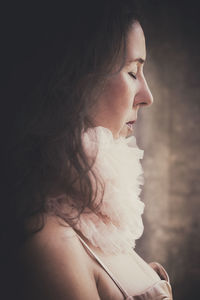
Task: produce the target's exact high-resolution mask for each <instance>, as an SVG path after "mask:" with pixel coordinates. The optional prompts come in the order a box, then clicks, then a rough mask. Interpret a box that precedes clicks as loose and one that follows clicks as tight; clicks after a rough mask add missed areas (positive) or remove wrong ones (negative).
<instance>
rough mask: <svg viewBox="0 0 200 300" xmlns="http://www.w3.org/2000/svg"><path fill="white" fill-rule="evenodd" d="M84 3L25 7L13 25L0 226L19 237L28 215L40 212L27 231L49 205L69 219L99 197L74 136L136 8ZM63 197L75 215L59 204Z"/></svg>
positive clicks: (129, 2)
mask: <svg viewBox="0 0 200 300" xmlns="http://www.w3.org/2000/svg"><path fill="white" fill-rule="evenodd" d="M88 3H89V1H78V6H77V2H76V1H75V3H74V4H70V5H69V7H68V10H67V11H64V12H63V13H62V15H61V14H59V16H58V15H56V13H55V12H53V13H52V14H51V15H47V14H46V15H44V14H42V13H41V16H40V17H38V14H37V19H36V18H35V16H34V18H35V21H34V20H33V19H32V18H31V21H30V20H29V19H30V16H29V15H28V14H27V16H26V18H27V21H28V22H26V23H25V24H24V27H23V30H22V31H20V30H18V35H17V44H16V45H15V55H16V57H15V61H14V60H13V61H14V62H13V68H12V72H11V73H12V81H11V82H12V89H11V91H10V94H9V95H10V97H9V103H7V106H8V109H9V108H10V110H9V128H10V133H9V134H8V135H7V137H8V138H7V141H6V142H7V147H6V156H5V162H6V163H5V170H4V177H5V187H6V191H7V192H6V203H7V204H6V205H7V208H9V211H10V212H11V217H10V218H9V220H8V222H7V223H9V224H7V226H8V227H9V226H10V232H12V233H13V231H14V232H15V234H12V235H15V237H16V240H18V241H23V240H24V239H25V238H26V237H27V232H26V231H25V227H26V226H25V224H26V222H27V220H29V218H31V217H32V216H39V218H38V222H36V223H35V226H34V228H32V232H36V231H38V230H40V229H41V228H42V227H43V225H44V217H43V214H44V213H45V212H49V211H50V212H51V213H53V214H55V215H57V216H59V217H60V218H61V219H63V220H64V221H65V222H66V224H70V225H71V226H73V225H74V224H75V222H76V221H77V219H78V217H79V215H80V214H81V213H82V212H83V210H84V208H85V207H88V208H90V209H91V211H93V212H94V213H95V212H96V211H97V210H98V205H100V204H101V203H98V205H97V204H96V202H95V195H96V193H95V191H94V187H92V184H91V178H90V177H89V174H88V172H89V170H91V167H92V164H93V163H94V161H92V162H89V161H88V158H87V154H86V153H85V152H84V149H83V145H82V139H81V136H82V132H83V131H84V130H87V129H88V128H89V127H93V126H94V124H92V121H91V120H90V118H89V113H88V112H89V110H90V108H91V107H92V106H93V105H95V102H96V101H97V99H98V96H99V95H100V94H101V91H102V89H103V88H104V85H105V83H106V81H107V80H108V79H109V77H110V76H112V75H113V74H114V72H119V71H120V70H121V68H122V67H123V65H124V62H125V59H126V37H127V33H128V31H129V28H130V26H131V25H132V24H133V22H134V21H136V20H138V8H137V13H136V4H135V1H133V0H121V1H120V0H108V1H103V0H101V1H91V3H89V7H88V6H87V4H88ZM39 20H40V21H39ZM116 66H117V69H116ZM11 110H12V113H11ZM92 175H93V176H94V178H95V181H96V183H97V182H98V180H99V179H98V178H97V177H96V175H95V174H92ZM101 184H102V185H103V183H101ZM96 186H97V184H96ZM49 199H51V201H50V202H49ZM69 200H70V201H71V200H73V205H74V206H75V208H76V210H77V216H76V218H71V216H70V215H67V214H66V212H65V213H64V211H63V210H62V204H63V201H64V202H65V201H66V202H67V201H69ZM5 218H6V219H7V217H5ZM28 234H30V232H28Z"/></svg>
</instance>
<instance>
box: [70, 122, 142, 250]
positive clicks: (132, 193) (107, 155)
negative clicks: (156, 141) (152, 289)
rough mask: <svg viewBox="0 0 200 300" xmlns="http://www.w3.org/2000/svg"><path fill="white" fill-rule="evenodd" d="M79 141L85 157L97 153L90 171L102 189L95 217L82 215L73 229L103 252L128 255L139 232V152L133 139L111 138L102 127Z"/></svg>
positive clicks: (140, 233)
mask: <svg viewBox="0 0 200 300" xmlns="http://www.w3.org/2000/svg"><path fill="white" fill-rule="evenodd" d="M82 140H83V145H84V148H85V151H86V152H87V155H88V157H89V158H92V157H94V155H95V154H96V153H97V156H96V161H95V164H94V166H93V168H92V170H93V171H94V172H95V174H96V175H97V176H100V178H101V179H102V180H103V181H104V184H105V187H104V196H103V202H102V205H101V207H100V213H99V215H96V214H94V213H90V214H84V213H83V214H82V215H81V216H80V220H79V222H78V223H77V225H76V229H77V230H79V231H80V232H81V233H82V234H83V235H84V236H85V237H86V238H87V239H88V240H89V241H90V242H91V243H92V244H93V245H94V246H95V247H99V248H100V249H101V250H102V251H103V252H104V253H107V254H111V253H119V252H129V251H131V250H132V248H134V247H135V240H136V239H138V238H139V237H140V236H141V235H142V233H143V223H142V218H141V215H142V213H143V210H144V203H143V202H141V201H140V199H139V195H140V192H141V188H140V185H142V184H143V176H142V174H143V171H142V167H141V164H140V159H142V157H143V150H140V149H139V148H138V147H137V145H136V139H135V137H134V136H131V137H129V138H124V137H120V138H119V139H113V135H112V133H111V131H110V130H109V129H107V128H104V127H95V128H93V129H89V130H88V131H87V132H85V133H84V134H83V135H82ZM91 180H93V179H92V177H91ZM100 188H101V187H100V186H99V190H100ZM100 195H101V193H100V192H99V193H98V194H97V199H96V201H99V200H100V198H99V197H100Z"/></svg>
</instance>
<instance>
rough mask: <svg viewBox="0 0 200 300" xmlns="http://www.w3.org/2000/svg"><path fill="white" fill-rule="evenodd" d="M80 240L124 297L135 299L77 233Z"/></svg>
mask: <svg viewBox="0 0 200 300" xmlns="http://www.w3.org/2000/svg"><path fill="white" fill-rule="evenodd" d="M76 234H77V236H78V238H79V240H80V241H81V242H82V244H83V245H84V246H85V247H86V248H87V249H88V250H89V252H90V253H91V254H92V256H93V257H94V258H95V259H96V261H97V262H98V263H99V264H100V265H101V266H102V268H103V269H104V270H105V272H106V273H107V274H108V275H109V276H110V278H111V279H112V280H113V281H114V283H115V284H116V285H117V287H118V288H119V289H120V291H121V292H122V294H123V296H124V297H125V298H126V299H133V298H132V297H131V298H129V297H130V296H129V294H128V293H127V291H126V290H125V289H124V288H123V287H122V286H121V284H120V283H119V281H118V280H117V279H116V278H115V277H114V275H113V274H112V272H111V271H110V270H109V269H108V268H107V267H106V266H105V265H104V263H103V262H102V261H101V260H100V258H99V257H98V256H97V255H96V254H95V253H94V252H93V251H92V249H90V247H89V246H88V245H87V244H86V242H85V241H84V240H83V239H82V238H81V237H80V236H79V234H78V233H77V232H76Z"/></svg>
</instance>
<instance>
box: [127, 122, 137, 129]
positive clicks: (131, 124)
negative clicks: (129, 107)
mask: <svg viewBox="0 0 200 300" xmlns="http://www.w3.org/2000/svg"><path fill="white" fill-rule="evenodd" d="M135 122H136V120H134V121H129V122H127V123H126V126H127V127H128V129H130V130H131V131H133V125H134V123H135Z"/></svg>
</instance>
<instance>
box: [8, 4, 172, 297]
mask: <svg viewBox="0 0 200 300" xmlns="http://www.w3.org/2000/svg"><path fill="white" fill-rule="evenodd" d="M135 11H136V8H135V6H134V3H133V1H128V0H125V1H100V2H96V3H95V4H94V3H90V9H89V10H88V8H87V7H86V4H85V3H84V4H82V6H81V3H79V7H78V9H77V3H75V5H74V6H73V5H71V6H70V10H69V11H68V13H67V17H65V18H64V21H63V19H62V18H61V17H60V18H59V19H58V20H57V22H58V23H57V26H58V27H57V30H55V27H52V28H51V27H50V28H48V31H47V27H46V26H44V31H42V29H41V28H42V27H41V26H38V28H39V29H40V35H41V36H40V35H39V37H38V35H37V40H38V38H40V37H42V38H41V40H40V43H38V42H37V43H36V42H35V39H34V37H33V36H32V34H31V33H30V32H29V36H31V39H30V41H31V44H30V45H29V47H30V48H32V45H33V47H35V48H34V49H33V50H34V51H32V52H31V55H29V52H28V54H27V56H28V59H27V60H26V62H25V63H24V70H25V72H22V71H21V75H22V74H23V73H24V74H26V75H25V76H24V77H23V80H21V79H20V80H21V82H20V81H16V82H17V84H16V86H17V87H18V89H19V90H20V84H21V85H22V89H23V93H22V94H20V97H19V98H20V99H22V100H23V99H24V102H22V104H21V106H20V109H19V115H18V116H17V119H16V120H14V121H13V127H12V130H13V132H14V133H13V134H12V140H11V141H9V143H10V144H9V151H8V154H9V155H7V156H8V158H9V166H10V167H9V168H8V165H7V170H8V172H7V173H8V175H9V176H8V178H9V179H8V180H7V181H8V182H9V185H10V186H11V187H12V189H11V188H10V191H9V192H10V193H9V201H8V203H9V207H10V208H12V212H13V215H12V218H11V219H12V221H13V222H11V221H10V220H9V222H7V228H8V230H9V231H8V232H9V240H10V237H11V236H13V238H12V242H11V243H10V244H9V243H7V249H9V250H10V251H7V256H6V257H7V258H8V259H7V262H8V265H7V268H5V269H6V271H7V272H6V273H8V274H7V276H6V275H5V277H6V279H7V282H9V280H11V282H15V281H16V280H17V278H16V274H17V277H18V280H17V284H16V290H18V291H17V293H18V294H19V295H20V299H22V298H23V297H24V299H49V300H50V299H71V300H73V299H74V300H79V299H106V300H109V299H172V296H171V288H170V285H169V279H168V276H167V273H166V271H165V270H164V268H163V267H162V266H160V265H159V264H157V263H152V264H151V265H148V264H147V263H146V262H145V261H143V259H142V258H141V257H139V256H138V255H137V254H136V252H135V251H134V249H133V248H134V247H135V240H136V239H138V238H139V237H140V236H141V234H142V232H143V224H142V219H141V214H142V213H143V208H144V204H143V203H142V202H141V201H140V199H139V194H140V185H141V184H142V169H141V165H140V161H139V160H140V159H141V158H142V155H143V151H142V150H140V149H138V148H137V146H136V144H135V139H134V137H129V135H130V134H132V131H133V129H134V125H133V124H134V123H135V122H136V120H137V114H138V110H139V109H140V108H141V107H142V106H149V105H151V104H152V102H153V98H152V95H151V92H150V90H149V88H148V85H147V83H146V80H145V77H144V73H143V66H144V62H145V59H146V48H145V38H144V33H143V30H142V27H141V25H140V23H139V21H138V17H137V15H136V13H135ZM45 22H46V19H45ZM50 24H51V23H50V22H49V23H48V26H51V25H50ZM53 24H54V23H53ZM71 24H73V28H72V25H71ZM34 25H35V24H34ZM54 25H55V24H54ZM35 31H36V29H35V28H34V32H35ZM36 32H37V31H36ZM48 32H50V35H48ZM38 33H39V31H38V32H37V34H38ZM30 41H29V42H30ZM33 41H34V42H33ZM38 45H39V46H38ZM26 50H27V49H26ZM28 51H30V49H29V48H28ZM32 53H33V54H32ZM16 69H17V68H16ZM38 70H39V71H38ZM16 77H17V78H18V76H16ZM17 80H19V79H17ZM25 80H26V81H25ZM24 86H25V89H26V90H25V91H24V88H23V87H24ZM20 91H21V90H20ZM11 174H12V175H11ZM7 197H8V196H7ZM6 220H7V219H6ZM10 222H11V223H10ZM13 232H14V234H13ZM7 236H8V235H7ZM4 238H5V239H6V237H5V236H4ZM5 244H6V242H5ZM13 247H14V249H15V251H14V253H15V255H13V252H12V251H13ZM13 257H14V258H13ZM13 262H14V263H15V266H16V267H15V270H13V272H14V271H15V272H14V274H15V275H14V276H11V277H9V276H10V274H11V272H10V270H11V269H10V268H11V266H13V265H12V264H13ZM16 270H17V271H16ZM6 273H5V274H6ZM10 278H11V279H10ZM11 286H12V285H11ZM7 292H8V291H7ZM15 292H16V291H15ZM15 298H16V297H15Z"/></svg>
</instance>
